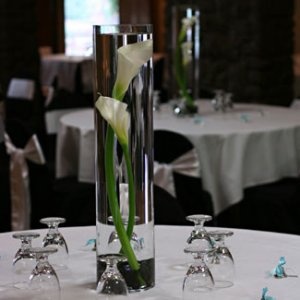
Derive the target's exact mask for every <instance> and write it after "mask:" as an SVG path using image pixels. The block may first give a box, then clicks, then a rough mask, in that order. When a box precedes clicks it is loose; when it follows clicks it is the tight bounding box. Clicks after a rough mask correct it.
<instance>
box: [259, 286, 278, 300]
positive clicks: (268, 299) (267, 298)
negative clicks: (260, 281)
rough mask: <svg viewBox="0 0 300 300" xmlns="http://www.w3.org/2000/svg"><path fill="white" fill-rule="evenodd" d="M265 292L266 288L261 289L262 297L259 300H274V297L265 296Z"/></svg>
mask: <svg viewBox="0 0 300 300" xmlns="http://www.w3.org/2000/svg"><path fill="white" fill-rule="evenodd" d="M267 292H268V288H267V287H264V288H263V289H262V297H261V300H276V299H275V298H274V297H271V296H267Z"/></svg>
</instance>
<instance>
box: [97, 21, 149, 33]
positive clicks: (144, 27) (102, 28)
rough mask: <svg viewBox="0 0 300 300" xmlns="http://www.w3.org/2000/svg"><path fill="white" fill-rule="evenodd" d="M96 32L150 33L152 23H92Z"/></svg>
mask: <svg viewBox="0 0 300 300" xmlns="http://www.w3.org/2000/svg"><path fill="white" fill-rule="evenodd" d="M93 30H94V33H96V34H120V33H152V31H153V25H152V24H150V23H145V24H143V23H141V24H139V23H137V24H126V23H125V24H103V25H93Z"/></svg>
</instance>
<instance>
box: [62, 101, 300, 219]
mask: <svg viewBox="0 0 300 300" xmlns="http://www.w3.org/2000/svg"><path fill="white" fill-rule="evenodd" d="M199 109H200V116H197V117H194V118H190V117H185V118H178V117H176V116H174V115H173V114H172V111H171V107H170V106H169V105H163V106H162V107H161V110H160V111H159V112H155V114H154V129H167V130H173V131H177V132H180V133H182V134H183V135H185V136H187V137H188V138H189V139H190V140H191V141H192V143H193V144H194V145H195V148H196V150H197V153H198V156H199V159H200V168H201V177H202V179H203V187H204V189H206V190H207V191H208V192H210V193H211V195H212V198H213V204H214V210H215V213H216V214H218V213H220V212H221V211H222V210H224V209H226V208H228V207H229V206H230V205H232V204H235V203H237V202H239V201H240V200H241V199H242V198H243V189H244V188H246V187H250V186H255V185H258V184H263V183H268V182H274V181H276V180H278V179H281V178H283V177H286V176H298V175H299V166H300V114H299V111H298V110H293V109H290V108H283V107H275V106H265V105H255V104H236V105H235V109H234V110H233V111H231V112H227V113H225V114H223V113H221V112H218V113H216V112H214V111H213V109H212V107H211V105H210V102H209V101H200V103H199ZM60 123H61V132H59V133H58V144H57V162H58V163H57V176H58V177H62V176H66V175H70V174H71V175H78V178H79V180H81V181H90V182H91V181H92V182H93V181H94V161H93V159H94V152H93V151H94V148H93V143H94V140H89V138H91V139H94V133H93V132H94V120H93V111H92V110H84V111H82V112H77V113H74V114H70V115H65V116H64V117H63V118H61V120H60ZM71 150H72V151H71ZM170 151H171V150H170Z"/></svg>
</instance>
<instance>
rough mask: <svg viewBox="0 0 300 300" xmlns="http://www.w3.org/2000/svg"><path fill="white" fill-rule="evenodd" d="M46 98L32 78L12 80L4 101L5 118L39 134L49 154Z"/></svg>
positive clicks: (40, 140)
mask: <svg viewBox="0 0 300 300" xmlns="http://www.w3.org/2000/svg"><path fill="white" fill-rule="evenodd" d="M44 101H45V99H44V97H43V95H42V91H41V88H40V85H39V83H38V82H37V81H36V80H34V79H32V78H23V77H22V78H21V76H20V78H17V77H16V78H12V79H11V80H10V82H9V86H8V89H7V92H6V96H5V99H4V106H5V118H6V119H18V120H20V121H22V122H23V123H24V124H25V125H26V126H27V127H29V128H31V130H32V131H33V132H34V133H36V134H37V136H38V139H39V142H40V143H41V145H42V147H43V150H44V151H45V152H47V144H46V129H45V119H44V112H45V111H44Z"/></svg>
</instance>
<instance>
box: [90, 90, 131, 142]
mask: <svg viewBox="0 0 300 300" xmlns="http://www.w3.org/2000/svg"><path fill="white" fill-rule="evenodd" d="M95 105H96V107H97V109H98V110H99V112H100V114H101V116H102V117H103V118H104V119H105V120H106V121H107V122H108V123H109V125H110V126H111V127H112V128H113V130H114V132H115V134H116V135H117V138H118V140H119V142H120V143H121V144H128V128H129V113H128V111H127V104H125V103H123V102H121V101H118V100H117V99H114V98H110V97H103V96H100V97H99V98H98V100H97V101H96V103H95Z"/></svg>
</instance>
